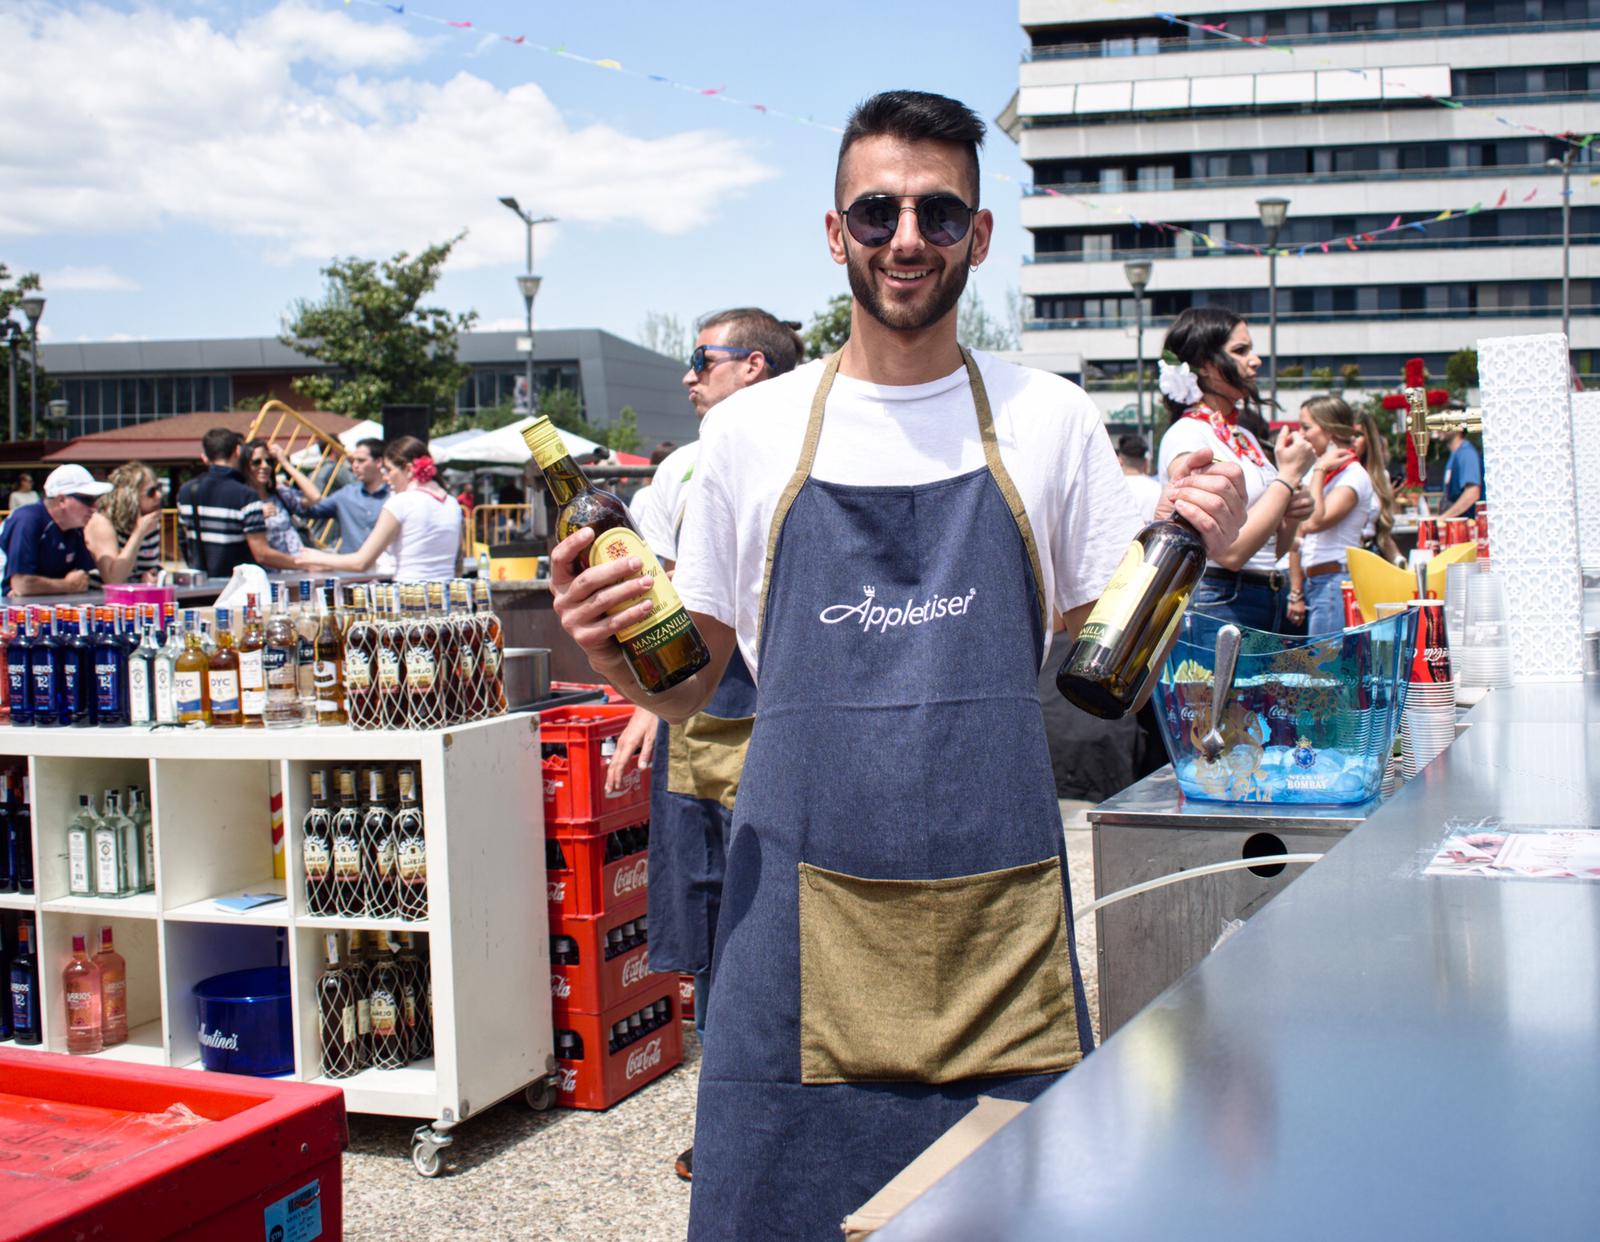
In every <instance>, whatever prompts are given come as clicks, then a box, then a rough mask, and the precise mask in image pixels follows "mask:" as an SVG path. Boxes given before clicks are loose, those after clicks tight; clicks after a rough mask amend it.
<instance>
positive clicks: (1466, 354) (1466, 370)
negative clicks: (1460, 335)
mask: <svg viewBox="0 0 1600 1242" xmlns="http://www.w3.org/2000/svg"><path fill="white" fill-rule="evenodd" d="M1444 386H1445V387H1446V388H1447V389H1449V390H1450V396H1451V397H1452V398H1454V399H1455V400H1457V401H1462V402H1464V401H1466V399H1467V389H1469V388H1476V387H1477V386H1478V351H1477V350H1475V349H1458V350H1456V352H1455V353H1453V354H1451V355H1450V357H1449V358H1447V359H1446V360H1445V364H1444Z"/></svg>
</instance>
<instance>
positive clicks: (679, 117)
mask: <svg viewBox="0 0 1600 1242" xmlns="http://www.w3.org/2000/svg"><path fill="white" fill-rule="evenodd" d="M405 7H406V8H407V10H408V11H407V13H405V14H404V15H398V14H395V13H394V12H392V11H390V10H389V9H388V8H386V7H384V6H382V5H378V4H373V3H370V0H353V2H352V3H350V4H348V5H346V4H344V3H342V2H341V0H280V2H278V3H258V4H247V3H229V2H215V3H212V2H205V0H195V2H191V3H149V4H143V5H128V4H116V3H113V4H105V5H90V4H44V3H34V2H32V0H6V2H5V3H0V47H6V48H8V49H10V50H8V53H7V56H6V60H7V71H6V73H5V74H4V75H3V76H0V185H5V186H6V187H7V189H6V191H5V193H4V195H0V262H4V263H5V264H6V265H7V266H8V267H10V268H11V270H12V272H13V273H15V272H18V271H38V272H40V273H41V274H42V275H43V276H44V278H45V285H46V288H45V292H46V294H47V296H48V298H49V304H48V307H47V309H46V312H45V317H44V327H45V328H46V336H47V339H50V340H54V341H75V340H84V339H87V340H103V339H109V338H130V337H145V338H151V339H162V338H171V337H190V336H196V337H223V336H253V335H266V334H271V333H275V332H276V331H277V330H278V328H279V325H280V321H281V319H282V317H283V314H284V312H285V311H286V309H287V308H288V307H289V306H290V304H291V303H292V302H293V300H294V299H296V298H298V297H306V296H315V295H316V294H317V293H318V292H319V290H320V288H321V279H320V277H319V275H318V268H319V267H320V266H322V265H323V264H325V263H326V262H327V261H328V260H329V259H331V258H332V257H334V256H335V255H347V254H357V255H363V256H368V257H386V256H388V255H390V254H392V253H393V252H394V251H396V250H399V249H402V248H404V249H410V250H413V251H414V250H416V249H418V248H420V247H421V246H423V245H425V244H427V243H428V242H431V241H436V240H440V239H443V238H445V237H448V236H450V235H451V234H452V233H454V232H456V231H458V230H459V229H461V228H468V229H469V230H470V234H469V238H468V240H467V241H466V242H465V243H464V244H463V246H462V248H461V250H460V253H459V258H458V259H456V260H454V261H453V262H452V264H451V266H450V268H449V269H448V270H447V274H446V276H445V279H444V280H443V281H442V282H441V285H440V287H439V289H438V291H437V295H436V298H435V300H436V301H437V302H439V303H442V304H444V305H446V306H449V307H450V308H452V309H454V310H468V309H473V310H476V311H477V312H478V313H479V315H480V317H481V320H482V322H483V324H484V325H487V326H491V327H510V326H515V325H516V324H520V322H521V317H522V303H521V298H520V296H519V295H518V294H517V291H516V287H515V283H514V281H513V276H514V274H515V273H516V272H517V271H519V270H521V266H522V256H523V241H524V230H523V226H522V225H521V224H520V223H519V222H518V221H517V220H516V219H515V217H513V216H512V215H511V214H510V213H509V212H508V211H506V210H505V209H504V208H503V207H501V206H500V205H499V204H498V203H497V202H496V198H497V196H499V195H501V194H512V195H515V196H516V197H517V198H518V199H520V200H521V202H522V203H523V204H524V205H525V206H528V207H531V208H533V209H534V210H535V211H537V212H539V213H540V214H550V215H555V216H559V217H560V218H561V220H562V223H560V224H559V225H556V226H553V227H543V228H541V229H540V230H539V232H538V237H537V242H536V244H537V247H538V250H537V258H536V264H535V266H536V269H537V270H538V271H539V273H540V274H541V275H542V276H543V277H544V278H545V279H544V285H543V288H542V290H541V292H540V294H539V300H538V303H537V308H536V313H537V318H538V323H539V325H540V326H543V327H588V326H595V327H601V328H605V329H607V330H609V331H612V332H615V333H617V334H618V335H620V336H624V337H627V338H629V339H633V338H635V337H636V336H637V335H638V332H639V329H640V325H641V323H642V321H643V320H644V318H645V316H646V314H647V313H648V312H652V311H655V312H663V313H671V314H675V315H677V316H678V317H680V318H681V319H683V320H685V321H688V320H690V319H692V318H693V317H695V316H696V315H698V314H700V313H702V312H705V311H707V310H711V309H716V308H719V307H723V306H727V305H733V304H744V303H756V304H759V305H764V306H767V307H769V308H770V309H772V310H773V311H775V312H777V313H779V314H781V315H783V316H784V317H786V318H794V319H805V320H809V319H810V318H811V316H812V315H813V314H814V313H815V312H816V311H817V310H819V309H820V308H821V307H822V306H823V305H824V304H825V303H826V301H827V300H828V298H829V297H831V296H832V295H833V294H835V293H837V292H840V291H842V290H843V289H844V288H845V282H844V278H843V272H842V269H839V268H837V267H835V266H834V264H833V263H832V262H831V261H830V259H829V258H828V255H827V252H826V249H825V246H824V240H823V232H822V215H823V212H824V211H825V210H826V209H827V208H828V206H829V205H830V196H831V185H832V176H833V162H834V154H835V150H836V147H837V141H838V139H837V136H836V135H835V134H833V133H831V132H828V131H827V130H825V129H822V128H817V127H813V126H808V125H804V124H800V123H796V122H794V121H791V120H787V119H783V118H782V117H780V116H777V115H773V114H772V113H769V114H767V115H763V114H761V113H759V112H757V111H755V110H754V109H752V108H747V107H736V106H733V105H730V104H725V103H721V102H718V101H716V100H715V99H713V98H710V97H705V96H700V95H695V94H689V93H686V92H683V91H680V90H677V89H673V88H671V87H669V86H667V85H663V84H659V83H655V82H651V81H649V80H646V79H643V78H640V77H634V76H630V75H629V74H625V73H618V72H614V71H610V70H607V69H602V68H595V67H593V66H591V65H588V64H582V63H577V62H574V61H570V60H567V59H563V58H560V57H557V56H553V55H551V54H549V53H545V52H539V51H535V50H532V49H531V48H530V47H528V46H527V45H526V44H524V45H523V46H514V45H512V44H510V43H508V42H505V41H503V40H502V39H499V38H495V37H492V36H493V35H495V34H507V35H524V36H526V38H527V39H528V40H530V41H536V42H542V43H545V44H548V45H552V46H564V47H565V48H566V49H568V50H570V51H571V52H574V53H578V54H581V55H584V56H589V57H595V58H602V57H608V58H613V59H615V60H616V61H617V62H619V63H620V64H621V65H622V66H623V67H624V69H626V70H629V71H637V72H639V73H642V74H648V73H655V74H660V75H662V76H664V77H667V78H670V79H673V80H675V81H678V82H682V83H687V84H690V85H693V86H696V87H703V88H712V89H721V90H723V91H725V92H726V93H727V94H728V95H730V96H735V97H738V98H740V99H743V100H747V101H750V102H753V103H761V104H764V105H766V106H767V107H768V108H769V109H771V110H772V112H773V113H776V112H780V111H781V112H789V113H794V114H797V115H800V116H809V117H812V118H815V119H816V120H817V121H818V122H821V123H823V124H831V125H840V124H842V123H843V120H844V118H845V116H846V115H847V114H848V112H849V110H850V108H851V106H852V105H853V104H854V103H855V102H856V101H857V100H859V99H860V98H862V97H863V96H865V95H868V94H871V93H873V92H874V91H877V90H881V89H886V88H890V87H912V88H919V89H927V90H936V91H939V92H941V93H944V94H949V95H953V96H955V97H957V98H960V99H963V100H965V101H966V102H967V103H969V104H971V105H972V106H973V107H974V108H975V109H976V110H977V111H978V112H979V114H980V115H982V116H983V117H984V118H985V119H986V120H989V121H991V122H992V121H993V118H994V116H995V115H996V114H997V113H998V112H999V111H1000V109H1001V108H1002V107H1003V106H1004V105H1005V103H1006V101H1007V100H1008V99H1009V98H1010V96H1011V93H1012V91H1013V90H1014V89H1015V87H1016V82H1017V65H1018V58H1019V55H1020V53H1021V51H1022V49H1023V47H1024V46H1025V42H1026V40H1025V37H1024V35H1023V33H1022V31H1021V28H1020V27H1019V26H1018V24H1017V11H1016V6H1015V4H1014V3H995V2H988V3H986V2H984V0H979V3H976V4H974V3H971V2H970V0H969V2H968V3H964V4H957V3H952V2H950V0H922V2H920V3H917V4H906V3H895V4H882V3H880V4H876V5H861V6H851V5H828V6H818V5H801V4H788V5H772V4H745V5H737V4H723V3H693V4H681V5H646V4H633V3H629V4H621V3H589V4H577V5H567V6H561V7H559V8H556V7H554V6H543V5H537V6H536V5H532V4H519V3H509V2H505V0H427V3H423V4H421V5H410V4H407V5H406V6H405ZM419 14H427V15H432V16H434V17H437V18H446V19H454V20H460V21H470V22H471V23H472V28H471V29H453V28H449V27H446V26H443V25H440V24H436V23H433V22H429V21H426V20H423V19H422V18H421V17H420V16H419ZM985 169H986V176H985V180H984V186H983V195H984V201H985V205H987V206H990V207H992V208H993V209H994V211H995V217H996V231H995V244H994V249H993V252H992V254H991V257H990V260H989V262H988V263H987V264H986V265H985V266H984V267H983V268H982V269H980V271H979V273H978V274H977V275H976V276H975V277H974V281H975V283H976V286H977V288H978V290H979V293H980V295H981V296H982V297H983V299H984V301H985V303H986V304H987V306H988V307H989V309H990V310H991V312H994V313H996V314H999V313H1001V312H1002V311H1003V309H1004V305H1005V298H1006V293H1007V290H1008V289H1010V288H1013V287H1015V286H1016V285H1017V283H1018V274H1019V266H1020V263H1021V256H1022V254H1023V253H1024V252H1025V250H1026V238H1025V236H1024V234H1023V232H1022V230H1021V229H1020V227H1019V225H1018V223H1017V198H1018V191H1017V187H1016V186H1015V185H1014V184H1008V183H1006V182H1004V181H1000V180H998V179H996V178H995V177H993V176H990V175H988V173H989V172H991V171H992V172H997V173H1001V174H1005V175H1008V176H1010V177H1013V178H1016V179H1017V180H1019V181H1021V180H1025V179H1026V176H1027V170H1026V167H1025V166H1024V165H1023V164H1022V162H1021V160H1020V159H1019V158H1018V156H1017V151H1016V147H1015V146H1014V144H1013V143H1012V142H1011V140H1010V139H1009V138H1007V137H1006V136H1005V135H1004V134H1002V133H1000V132H998V131H997V130H994V129H992V128H991V136H990V140H989V144H988V149H987V154H986V158H985Z"/></svg>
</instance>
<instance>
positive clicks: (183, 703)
mask: <svg viewBox="0 0 1600 1242" xmlns="http://www.w3.org/2000/svg"><path fill="white" fill-rule="evenodd" d="M210 676H211V660H210V659H209V658H208V657H207V655H206V649H205V647H204V646H203V645H202V644H201V641H200V628H199V624H198V622H197V619H196V617H195V611H194V609H192V608H185V609H184V611H183V654H182V655H180V656H179V657H178V659H177V661H176V663H175V664H174V665H173V669H172V704H173V709H174V711H175V712H176V713H177V717H178V723H179V724H183V725H196V724H200V725H206V724H210V723H211V691H210V688H209V686H208V685H207V682H208V680H209V678H210Z"/></svg>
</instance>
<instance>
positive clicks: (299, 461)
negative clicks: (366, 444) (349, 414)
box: [289, 418, 383, 470]
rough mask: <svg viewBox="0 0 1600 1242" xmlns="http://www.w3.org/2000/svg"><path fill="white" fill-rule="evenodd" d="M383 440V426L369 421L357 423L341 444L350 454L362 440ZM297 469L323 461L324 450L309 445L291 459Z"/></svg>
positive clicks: (344, 435)
mask: <svg viewBox="0 0 1600 1242" xmlns="http://www.w3.org/2000/svg"><path fill="white" fill-rule="evenodd" d="M381 439H383V424H382V423H379V422H374V421H373V420H372V419H370V418H369V419H367V420H366V421H364V422H359V423H357V424H356V425H355V426H354V427H351V428H350V429H349V430H348V431H346V432H345V433H344V434H343V435H341V436H340V437H339V443H340V444H342V445H344V451H345V452H347V453H348V452H349V451H350V450H351V449H353V448H355V446H356V445H357V444H359V443H360V442H361V441H362V440H381ZM289 460H290V461H291V462H293V463H294V464H295V465H296V466H297V467H299V468H300V469H302V470H304V469H305V468H306V467H307V466H314V465H316V464H317V462H319V461H321V460H322V450H321V449H320V448H319V447H317V446H316V445H315V444H310V445H307V446H306V447H305V448H303V449H301V450H300V451H299V452H298V453H295V454H294V455H293V456H291V457H290V458H289Z"/></svg>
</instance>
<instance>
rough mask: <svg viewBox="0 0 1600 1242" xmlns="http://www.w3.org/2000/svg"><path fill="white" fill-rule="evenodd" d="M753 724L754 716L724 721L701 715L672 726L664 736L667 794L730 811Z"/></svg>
mask: <svg viewBox="0 0 1600 1242" xmlns="http://www.w3.org/2000/svg"><path fill="white" fill-rule="evenodd" d="M755 722H756V718H755V717H754V716H737V717H733V718H731V719H726V720H724V719H723V718H721V717H719V716H707V715H706V714H705V713H704V712H702V713H701V714H700V715H698V716H692V717H690V718H689V721H688V723H687V724H681V725H673V726H672V728H671V729H670V730H669V731H668V733H667V738H668V742H667V792H668V793H675V794H684V795H686V796H688V797H690V798H709V799H710V800H711V801H713V802H720V803H722V805H723V806H725V807H727V808H728V809H729V810H730V811H731V810H733V801H734V799H735V798H736V797H738V795H739V773H740V772H741V771H743V770H744V755H745V751H747V750H749V749H750V730H751V729H752V728H753V727H754V725H755Z"/></svg>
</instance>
